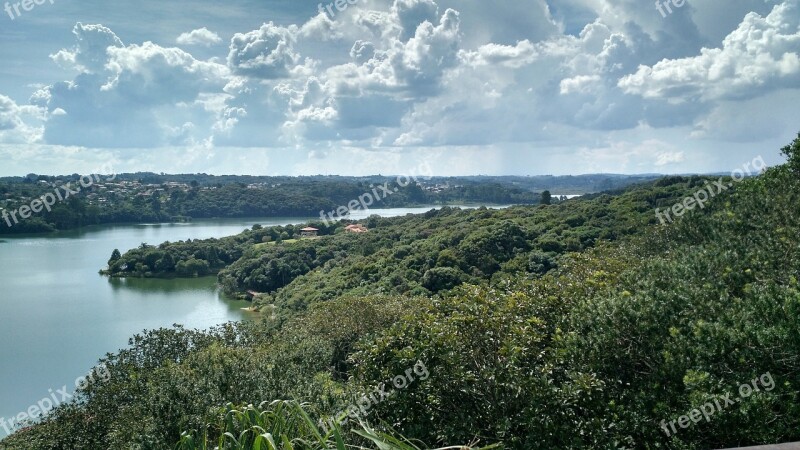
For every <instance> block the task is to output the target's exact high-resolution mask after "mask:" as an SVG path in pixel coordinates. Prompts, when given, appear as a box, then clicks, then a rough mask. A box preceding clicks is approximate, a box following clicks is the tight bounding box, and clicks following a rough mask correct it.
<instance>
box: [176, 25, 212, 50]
mask: <svg viewBox="0 0 800 450" xmlns="http://www.w3.org/2000/svg"><path fill="white" fill-rule="evenodd" d="M175 42H176V43H177V44H179V45H202V46H205V47H211V46H212V45H215V44H219V43H221V42H222V38H221V37H219V35H218V34H217V33H214V32H213V31H210V30H209V29H208V28H206V27H203V28H198V29H196V30H192V31H190V32H188V33H181V35H180V36H178V39H176V40H175Z"/></svg>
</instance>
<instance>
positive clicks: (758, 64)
mask: <svg viewBox="0 0 800 450" xmlns="http://www.w3.org/2000/svg"><path fill="white" fill-rule="evenodd" d="M619 86H620V87H621V88H622V89H623V90H624V91H625V92H626V93H629V94H636V95H641V96H642V97H645V98H659V99H668V100H670V101H674V102H678V101H715V100H725V99H745V98H753V97H757V96H760V95H763V94H764V93H765V92H769V91H773V90H775V89H781V88H787V87H800V15H798V4H797V2H796V1H794V2H785V3H783V4H781V5H778V6H776V7H775V8H774V9H773V10H772V12H771V13H770V14H769V15H767V16H766V17H762V16H760V15H759V14H757V13H749V14H747V16H746V17H745V18H744V20H743V21H742V23H741V24H740V25H739V27H738V28H737V29H736V30H735V31H733V32H732V33H731V34H729V35H728V36H727V37H726V38H725V40H724V41H723V43H722V47H721V48H713V49H710V48H704V49H702V51H701V52H700V55H699V56H694V57H690V58H680V59H665V60H663V61H660V62H658V63H657V64H655V65H653V66H642V67H639V69H638V70H637V71H636V73H634V74H631V75H627V76H625V77H623V78H622V79H621V80H620V82H619Z"/></svg>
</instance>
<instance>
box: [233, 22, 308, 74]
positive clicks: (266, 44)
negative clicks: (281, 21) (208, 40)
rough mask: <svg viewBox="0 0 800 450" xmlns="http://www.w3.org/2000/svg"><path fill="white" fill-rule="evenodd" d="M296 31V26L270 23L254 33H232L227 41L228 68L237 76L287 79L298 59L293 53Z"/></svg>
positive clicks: (298, 56)
mask: <svg viewBox="0 0 800 450" xmlns="http://www.w3.org/2000/svg"><path fill="white" fill-rule="evenodd" d="M297 32H298V28H297V26H291V27H289V28H285V27H280V26H277V25H275V24H273V23H272V22H270V23H265V24H264V25H262V26H261V28H259V29H258V30H253V31H250V32H248V33H236V35H234V36H233V39H231V45H230V52H229V53H228V65H229V66H230V67H231V69H232V70H233V71H234V73H236V74H237V75H243V76H248V77H253V78H261V79H268V80H271V79H278V78H287V77H289V73H290V70H291V69H292V68H293V67H294V66H296V65H297V63H298V61H299V60H300V55H299V54H298V53H297V52H296V51H295V50H294V45H295V42H296V39H297Z"/></svg>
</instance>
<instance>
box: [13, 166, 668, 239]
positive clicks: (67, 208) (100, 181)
mask: <svg viewBox="0 0 800 450" xmlns="http://www.w3.org/2000/svg"><path fill="white" fill-rule="evenodd" d="M82 179H83V180H84V185H82V184H81V180H82ZM87 179H92V180H94V183H91V184H90V183H87V182H86V180H87ZM646 180H652V177H649V178H648V177H640V176H622V175H620V176H614V175H584V176H577V177H573V176H565V177H551V176H547V177H541V176H539V177H466V178H443V177H431V178H427V177H425V178H418V179H416V180H414V179H411V178H408V179H405V178H403V177H395V178H391V177H385V176H372V177H360V178H358V177H340V176H315V177H255V176H211V175H205V174H194V175H158V174H153V173H135V174H118V175H102V176H101V175H95V176H91V177H88V178H87V177H81V176H80V175H78V174H73V175H67V176H48V175H36V174H29V175H28V176H27V177H6V178H0V214H2V220H0V234H25V233H27V234H30V233H48V232H53V231H58V230H69V229H74V228H80V227H84V226H88V225H101V224H127V223H158V222H183V221H189V220H192V219H208V218H248V217H319V216H320V212H322V211H324V212H330V211H333V210H335V209H337V208H338V207H340V206H344V205H348V203H349V202H351V201H352V200H354V199H358V198H359V197H360V196H362V195H364V194H365V193H370V192H372V191H373V189H375V188H376V187H377V186H384V185H385V186H387V189H388V190H389V191H390V192H391V195H382V196H381V197H382V198H378V199H375V202H374V203H373V204H372V206H371V207H372V208H401V207H415V206H427V205H447V204H467V205H470V204H489V205H511V204H515V205H530V204H537V203H539V201H540V199H541V193H542V192H543V191H545V190H547V189H551V190H555V191H554V192H556V193H557V194H560V195H562V194H585V193H593V192H599V191H601V190H608V189H616V188H621V187H625V186H629V185H631V184H635V183H640V182H643V181H646ZM378 192H380V191H378ZM46 195H53V196H54V197H52V198H53V200H55V199H56V198H55V195H58V201H55V202H54V203H53V205H52V206H50V207H48V208H41V207H40V208H39V209H40V211H39V212H38V213H35V214H32V216H31V217H27V218H25V219H24V220H21V217H19V216H12V215H11V214H12V212H13V213H15V214H16V213H18V212H19V210H20V208H22V207H29V206H30V205H31V202H32V201H34V200H36V199H41V198H42V196H46ZM554 200H555V201H557V200H559V199H558V198H556V199H554Z"/></svg>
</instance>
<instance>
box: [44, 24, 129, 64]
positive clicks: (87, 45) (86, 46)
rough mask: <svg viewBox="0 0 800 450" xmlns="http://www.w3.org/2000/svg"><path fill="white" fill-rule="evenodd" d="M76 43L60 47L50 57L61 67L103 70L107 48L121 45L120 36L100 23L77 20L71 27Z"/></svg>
mask: <svg viewBox="0 0 800 450" xmlns="http://www.w3.org/2000/svg"><path fill="white" fill-rule="evenodd" d="M72 34H74V35H75V40H76V41H77V43H76V44H75V46H74V47H73V48H71V49H62V50H61V51H59V52H58V53H56V54H54V55H51V56H50V57H51V58H52V59H53V60H54V61H55V62H56V63H58V64H60V65H62V66H63V67H66V68H70V69H74V70H78V71H82V72H91V73H95V72H99V71H102V70H103V66H104V65H105V62H106V58H107V51H108V49H109V48H113V47H122V46H123V43H122V40H120V38H118V37H117V35H116V34H114V32H113V31H111V30H110V29H108V28H106V27H104V26H102V25H83V24H82V23H80V22H78V23H77V24H76V25H75V27H74V28H73V29H72Z"/></svg>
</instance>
